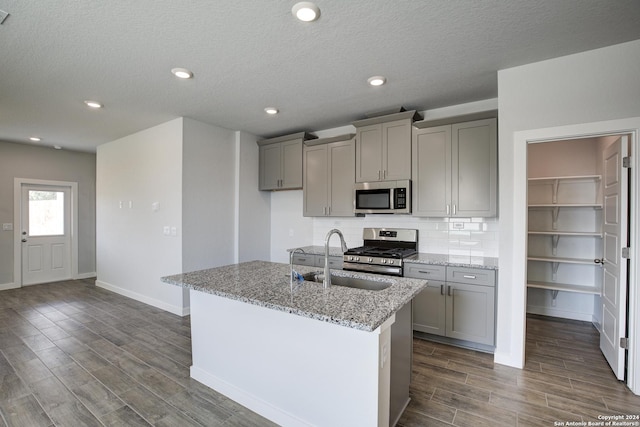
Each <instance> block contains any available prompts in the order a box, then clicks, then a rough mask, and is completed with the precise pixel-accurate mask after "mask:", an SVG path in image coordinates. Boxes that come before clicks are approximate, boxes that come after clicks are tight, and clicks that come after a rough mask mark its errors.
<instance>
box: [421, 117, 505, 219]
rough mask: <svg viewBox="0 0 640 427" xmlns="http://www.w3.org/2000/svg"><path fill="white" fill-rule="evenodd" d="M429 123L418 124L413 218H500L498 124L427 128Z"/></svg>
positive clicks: (481, 122)
mask: <svg viewBox="0 0 640 427" xmlns="http://www.w3.org/2000/svg"><path fill="white" fill-rule="evenodd" d="M425 123H428V122H418V123H415V124H414V126H416V128H414V130H413V138H412V150H413V153H414V156H415V157H414V163H413V168H412V180H413V200H412V202H413V215H416V216H428V217H494V216H496V213H497V190H498V182H497V177H498V139H497V124H496V119H495V118H489V119H483V120H476V121H471V122H464V123H456V124H452V125H443V126H435V127H422V126H425Z"/></svg>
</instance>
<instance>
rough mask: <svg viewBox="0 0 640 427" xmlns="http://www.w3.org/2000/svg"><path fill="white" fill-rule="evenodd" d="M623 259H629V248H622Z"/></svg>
mask: <svg viewBox="0 0 640 427" xmlns="http://www.w3.org/2000/svg"><path fill="white" fill-rule="evenodd" d="M622 258H626V259H629V248H622Z"/></svg>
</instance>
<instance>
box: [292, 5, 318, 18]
mask: <svg viewBox="0 0 640 427" xmlns="http://www.w3.org/2000/svg"><path fill="white" fill-rule="evenodd" d="M291 13H293V16H295V17H296V18H298V19H299V20H301V21H303V22H311V21H315V20H316V19H318V18H319V17H320V9H319V8H318V6H316V5H315V4H313V3H311V2H310V1H301V2H299V3H296V4H294V5H293V7H292V8H291Z"/></svg>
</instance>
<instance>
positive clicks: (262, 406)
mask: <svg viewBox="0 0 640 427" xmlns="http://www.w3.org/2000/svg"><path fill="white" fill-rule="evenodd" d="M191 378H193V379H194V380H196V381H198V382H201V383H202V384H204V385H206V386H207V387H209V388H212V389H214V390H215V391H217V392H218V393H222V394H224V395H225V396H227V397H228V398H229V399H231V400H234V401H236V402H238V403H239V404H241V405H242V406H244V407H246V408H249V409H251V410H252V411H253V412H255V413H257V414H260V415H261V416H263V417H265V418H267V419H269V420H271V421H273V422H274V423H276V424H278V425H282V426H293V427H310V426H311V425H312V424H309V423H308V422H306V421H304V420H302V419H300V418H298V417H296V416H295V415H292V414H290V413H288V412H286V411H283V410H282V409H280V408H278V407H275V406H273V405H272V404H270V403H269V402H265V401H264V400H262V399H260V398H258V397H256V396H254V395H253V394H251V393H248V392H247V391H245V390H243V389H241V388H239V387H237V386H235V385H233V384H229V383H228V382H226V381H224V380H222V379H220V378H218V377H216V376H214V375H211V374H210V373H208V372H207V371H205V370H203V369H200V368H197V367H195V366H191Z"/></svg>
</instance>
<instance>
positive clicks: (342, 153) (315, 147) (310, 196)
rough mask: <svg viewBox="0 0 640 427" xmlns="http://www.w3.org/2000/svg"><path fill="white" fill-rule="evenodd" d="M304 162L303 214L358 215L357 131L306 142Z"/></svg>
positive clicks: (315, 215)
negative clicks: (355, 202)
mask: <svg viewBox="0 0 640 427" xmlns="http://www.w3.org/2000/svg"><path fill="white" fill-rule="evenodd" d="M303 165H304V178H303V215H304V216H314V217H317V216H354V212H353V184H354V183H355V141H354V139H353V135H352V134H349V135H343V136H339V137H333V138H323V139H316V140H313V141H308V142H305V144H304V148H303Z"/></svg>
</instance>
